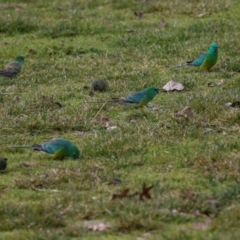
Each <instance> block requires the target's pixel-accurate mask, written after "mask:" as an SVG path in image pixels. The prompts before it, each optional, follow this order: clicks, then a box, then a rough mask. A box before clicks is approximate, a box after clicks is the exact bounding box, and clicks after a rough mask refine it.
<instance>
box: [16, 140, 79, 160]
mask: <svg viewBox="0 0 240 240" xmlns="http://www.w3.org/2000/svg"><path fill="white" fill-rule="evenodd" d="M12 148H32V149H33V150H37V151H43V152H46V153H50V154H52V158H53V159H54V160H56V159H63V158H65V157H70V158H73V159H76V158H78V157H79V156H80V151H79V149H78V148H77V147H76V146H75V145H74V144H72V143H71V142H70V141H68V140H66V139H62V138H56V139H53V140H51V141H48V142H45V143H43V144H33V145H32V146H16V147H12Z"/></svg>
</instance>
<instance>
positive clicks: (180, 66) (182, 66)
mask: <svg viewBox="0 0 240 240" xmlns="http://www.w3.org/2000/svg"><path fill="white" fill-rule="evenodd" d="M187 66H189V64H183V65H178V66H175V67H171V68H184V67H187Z"/></svg>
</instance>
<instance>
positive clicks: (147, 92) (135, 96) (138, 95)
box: [110, 87, 159, 107]
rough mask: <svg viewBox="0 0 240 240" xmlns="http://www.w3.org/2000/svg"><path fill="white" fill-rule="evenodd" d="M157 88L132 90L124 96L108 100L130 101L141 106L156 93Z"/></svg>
mask: <svg viewBox="0 0 240 240" xmlns="http://www.w3.org/2000/svg"><path fill="white" fill-rule="evenodd" d="M158 92H159V88H157V87H148V88H146V89H144V90H142V91H139V92H134V93H131V94H129V95H128V96H126V97H124V98H116V99H112V100H110V102H116V103H130V104H135V107H143V106H145V105H147V103H149V102H150V101H151V100H153V98H154V97H155V96H156V95H157V94H158Z"/></svg>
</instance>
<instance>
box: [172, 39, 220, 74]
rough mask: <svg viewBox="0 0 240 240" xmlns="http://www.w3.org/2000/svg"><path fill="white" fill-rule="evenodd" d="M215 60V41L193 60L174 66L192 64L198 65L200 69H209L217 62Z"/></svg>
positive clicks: (216, 48) (216, 53)
mask: <svg viewBox="0 0 240 240" xmlns="http://www.w3.org/2000/svg"><path fill="white" fill-rule="evenodd" d="M217 60H218V45H217V44H216V43H212V44H211V45H210V47H209V49H208V51H207V52H205V53H203V54H202V55H201V56H199V57H198V58H196V59H195V60H193V61H189V62H186V64H184V65H179V66H176V67H174V68H182V67H188V66H193V67H199V68H200V69H201V70H209V69H210V68H212V67H213V66H214V65H215V64H216V63H217Z"/></svg>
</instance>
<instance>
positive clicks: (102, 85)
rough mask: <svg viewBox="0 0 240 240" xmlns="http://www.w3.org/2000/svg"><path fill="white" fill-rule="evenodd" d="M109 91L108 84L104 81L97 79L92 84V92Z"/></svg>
mask: <svg viewBox="0 0 240 240" xmlns="http://www.w3.org/2000/svg"><path fill="white" fill-rule="evenodd" d="M107 89H108V82H107V81H106V80H104V79H97V80H94V81H93V82H92V83H91V90H92V91H100V92H103V91H107Z"/></svg>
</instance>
